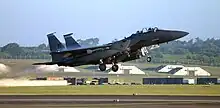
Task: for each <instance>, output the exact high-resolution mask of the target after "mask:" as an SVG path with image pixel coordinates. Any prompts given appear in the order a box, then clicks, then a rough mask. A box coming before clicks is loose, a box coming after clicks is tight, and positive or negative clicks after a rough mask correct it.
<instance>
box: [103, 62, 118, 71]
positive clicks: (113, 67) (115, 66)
mask: <svg viewBox="0 0 220 108" xmlns="http://www.w3.org/2000/svg"><path fill="white" fill-rule="evenodd" d="M112 62H113V63H112V68H111V69H112V71H114V72H117V71H118V69H119V66H118V65H117V64H116V62H115V61H112ZM106 68H107V66H106V64H105V63H104V62H103V61H102V60H100V64H99V70H100V71H106Z"/></svg>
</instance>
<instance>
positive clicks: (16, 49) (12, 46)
mask: <svg viewBox="0 0 220 108" xmlns="http://www.w3.org/2000/svg"><path fill="white" fill-rule="evenodd" d="M1 51H2V52H5V53H8V54H10V55H11V56H13V57H15V56H19V55H22V54H24V51H23V50H22V48H21V47H20V46H19V45H18V44H17V43H9V44H7V45H5V46H4V47H2V49H1Z"/></svg>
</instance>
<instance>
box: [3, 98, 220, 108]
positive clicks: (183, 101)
mask: <svg viewBox="0 0 220 108" xmlns="http://www.w3.org/2000/svg"><path fill="white" fill-rule="evenodd" d="M54 104H55V105H58V106H57V107H59V106H61V107H65V106H66V105H67V106H72V105H73V106H74V105H78V106H77V107H89V106H90V105H91V104H92V105H93V106H94V105H103V106H105V105H106V106H107V105H116V106H117V105H120V106H122V107H125V106H123V105H128V106H126V107H132V105H134V104H135V106H136V107H137V106H139V105H144V106H145V107H146V105H147V106H148V107H150V106H151V107H153V106H157V107H158V105H159V106H161V105H162V106H163V107H166V106H167V107H172V106H175V107H180V106H187V107H190V106H193V107H190V108H196V107H198V106H199V107H200V108H201V107H204V106H206V107H212V108H217V107H218V106H219V105H220V96H164V95H157V96H154V95H130V96H129V95H90V96H88V95H1V96H0V106H6V107H7V106H10V107H13V105H15V106H16V107H19V106H20V107H25V105H28V106H31V107H33V106H35V107H36V106H37V105H38V106H39V105H40V106H44V107H49V106H51V105H52V106H54ZM85 105H87V106H85ZM152 105H153V106H152ZM177 105H179V106H177ZM135 106H134V107H135ZM97 107H100V106H97ZM139 107H141V106H139Z"/></svg>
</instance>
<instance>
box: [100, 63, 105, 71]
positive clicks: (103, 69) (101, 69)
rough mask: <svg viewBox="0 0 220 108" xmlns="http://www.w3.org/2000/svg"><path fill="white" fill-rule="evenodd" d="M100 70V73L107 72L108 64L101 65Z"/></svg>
mask: <svg viewBox="0 0 220 108" xmlns="http://www.w3.org/2000/svg"><path fill="white" fill-rule="evenodd" d="M99 69H100V71H105V70H106V64H103V63H102V64H99Z"/></svg>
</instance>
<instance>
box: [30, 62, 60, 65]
mask: <svg viewBox="0 0 220 108" xmlns="http://www.w3.org/2000/svg"><path fill="white" fill-rule="evenodd" d="M58 63H60V62H44V63H34V64H33V65H55V64H58Z"/></svg>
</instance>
